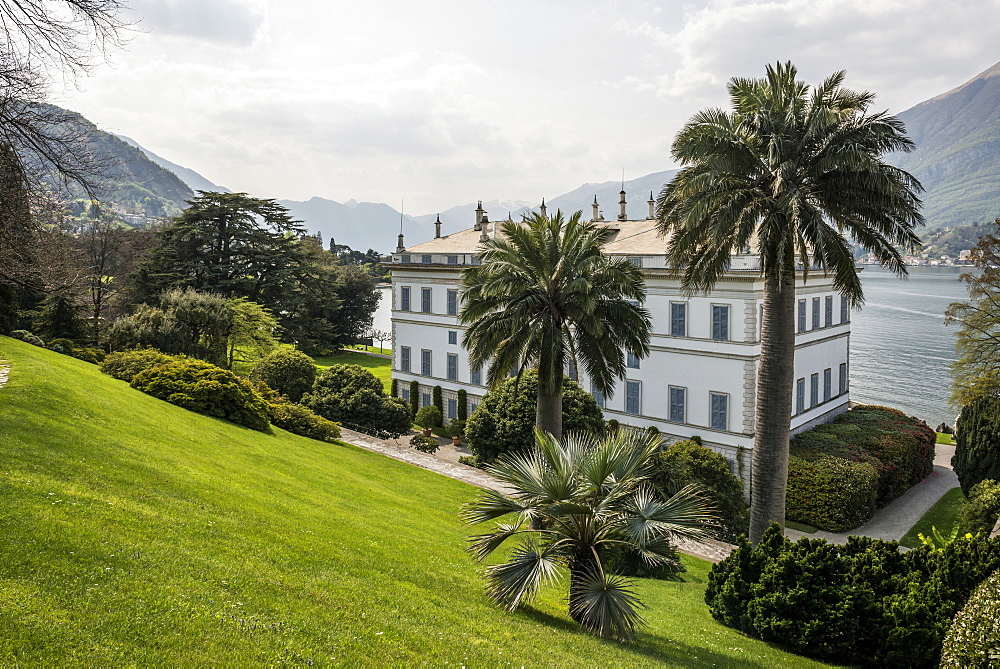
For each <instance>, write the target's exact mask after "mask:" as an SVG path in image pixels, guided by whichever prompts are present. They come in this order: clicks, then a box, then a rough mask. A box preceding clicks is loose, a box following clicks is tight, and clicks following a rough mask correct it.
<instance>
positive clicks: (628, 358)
mask: <svg viewBox="0 0 1000 669" xmlns="http://www.w3.org/2000/svg"><path fill="white" fill-rule="evenodd" d="M625 366H626V367H628V368H629V369H639V356H637V355H636V354H634V353H631V352H628V351H626V352H625Z"/></svg>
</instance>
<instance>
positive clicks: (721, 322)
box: [712, 304, 729, 341]
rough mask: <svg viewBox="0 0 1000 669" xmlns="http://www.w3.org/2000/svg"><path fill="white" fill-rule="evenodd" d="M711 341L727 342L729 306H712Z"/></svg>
mask: <svg viewBox="0 0 1000 669" xmlns="http://www.w3.org/2000/svg"><path fill="white" fill-rule="evenodd" d="M712 339H715V340H718V341H729V305H728V304H713V305H712Z"/></svg>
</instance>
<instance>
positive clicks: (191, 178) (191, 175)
mask: <svg viewBox="0 0 1000 669" xmlns="http://www.w3.org/2000/svg"><path fill="white" fill-rule="evenodd" d="M116 137H118V139H120V140H122V141H123V142H125V143H126V144H128V145H129V146H133V147H135V148H137V149H139V150H140V151H142V152H143V153H144V154H146V157H147V158H149V159H150V160H152V161H153V162H154V163H156V164H157V165H159V166H160V167H162V168H163V169H165V170H169V171H170V172H173V173H174V174H175V175H176V176H177V177H178V178H179V179H180V180H181V181H183V182H184V183H185V184H186V185H187V186H188V187H189V188H190V189H191V190H192V191H196V190H204V191H215V192H218V193H231V192H232V191H231V190H229V189H228V188H226V187H225V186H219V185H218V184H214V183H212V182H211V181H209V180H208V179H206V178H205V177H203V176H202V175H201V174H198V173H197V172H195V171H194V170H192V169H191V168H190V167H184V166H183V165H178V164H177V163H174V162H171V161H169V160H167V159H166V158H163V157H161V156H158V155H156V154H155V153H153V152H152V151H150V150H149V149H147V148H146V147H144V146H142V145H140V144H139V142H137V141H135V140H134V139H132V138H131V137H126V136H125V135H116Z"/></svg>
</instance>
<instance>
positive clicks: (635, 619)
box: [462, 429, 715, 640]
mask: <svg viewBox="0 0 1000 669" xmlns="http://www.w3.org/2000/svg"><path fill="white" fill-rule="evenodd" d="M535 442H536V444H535V448H534V449H532V450H531V451H530V452H527V453H520V454H508V455H506V456H503V457H501V458H500V459H499V460H498V461H497V462H496V463H494V464H493V465H490V466H489V467H488V469H487V471H489V473H490V474H492V475H493V476H494V477H495V478H496V479H497V480H499V481H500V482H501V483H503V484H504V486H505V487H506V488H507V489H509V491H510V492H509V493H506V494H505V493H501V492H497V491H495V490H484V491H483V492H482V493H480V495H479V497H478V498H477V499H476V500H475V501H473V502H470V503H469V504H467V505H466V506H465V507H464V508H463V510H462V518H463V519H464V520H465V521H466V522H468V523H470V524H477V523H484V522H492V521H495V520H497V519H500V518H505V517H511V518H507V519H506V522H500V523H498V524H496V526H495V528H494V529H493V530H492V531H490V532H488V533H486V534H482V535H479V536H473V537H470V538H469V542H470V543H469V550H470V552H471V553H472V554H473V555H474V556H475V557H476V558H477V559H478V560H480V561H482V560H484V559H486V558H487V557H489V556H490V555H491V554H492V553H493V551H495V550H496V549H497V548H499V547H500V546H501V545H502V544H504V542H506V541H507V540H508V539H511V538H516V539H518V540H519V544H518V545H517V547H516V548H514V549H513V550H512V551H511V552H510V556H509V557H508V558H507V560H506V562H503V563H501V564H497V565H493V566H490V567H488V568H487V569H486V589H487V593H488V594H489V596H490V598H491V599H493V600H494V601H495V602H497V603H498V604H500V605H501V606H503V607H505V608H507V609H508V610H511V611H513V610H514V609H516V608H517V607H518V605H520V604H521V603H522V602H526V601H529V600H530V599H532V598H533V597H534V596H535V594H536V593H537V592H538V590H539V588H540V587H541V586H542V585H543V584H545V583H547V582H553V581H555V580H557V579H558V578H559V577H560V576H561V575H562V574H563V572H564V571H566V570H568V571H569V576H570V584H569V613H570V616H571V617H572V618H573V620H575V621H577V622H578V623H579V624H580V625H581V626H582V627H583V628H584V629H586V630H589V631H591V632H594V633H596V634H598V635H599V636H602V637H611V638H615V639H619V640H628V639H632V638H634V636H635V631H636V628H637V626H638V625H640V624H641V623H642V617H641V616H640V614H639V608H640V607H641V606H642V603H641V602H640V601H639V598H638V597H637V596H636V593H635V591H634V590H633V589H632V587H631V586H632V584H631V582H630V580H629V579H627V578H624V577H622V576H619V575H616V574H613V573H610V572H609V571H608V569H607V562H608V558H609V557H610V556H612V555H615V554H620V553H621V552H622V551H625V550H631V551H636V552H637V553H638V554H639V556H640V557H641V558H642V560H643V561H645V562H646V563H647V564H648V565H650V566H659V565H662V564H667V563H668V562H669V561H670V560H671V557H672V548H671V544H670V540H671V539H672V538H674V537H683V538H688V539H693V540H701V539H704V538H706V537H707V536H708V533H709V531H710V528H711V527H712V526H713V525H714V522H715V519H714V517H713V516H712V515H711V511H710V509H709V508H708V506H707V504H706V502H705V501H704V499H703V498H702V497H701V495H700V494H699V493H698V491H697V490H696V489H695V488H694V487H692V486H689V487H687V488H685V489H683V490H681V491H680V492H678V493H677V494H676V495H674V496H673V497H670V498H669V499H667V500H665V501H664V500H663V499H662V498H660V497H659V496H658V494H657V493H656V491H655V490H654V489H653V487H652V486H651V485H649V484H648V482H647V473H648V472H649V470H650V467H651V464H652V458H653V456H654V455H655V454H656V453H657V451H658V449H659V445H660V438H659V436H653V435H651V434H649V433H640V432H637V431H633V430H625V429H622V430H619V431H617V433H615V434H612V435H611V436H609V437H607V438H606V439H604V440H598V439H596V438H595V437H593V436H591V435H584V434H579V433H572V434H570V435H569V436H568V437H567V438H566V439H565V440H564V441H563V442H562V443H560V442H559V441H556V439H555V438H553V437H552V435H551V434H549V433H546V432H542V431H541V430H539V429H536V430H535Z"/></svg>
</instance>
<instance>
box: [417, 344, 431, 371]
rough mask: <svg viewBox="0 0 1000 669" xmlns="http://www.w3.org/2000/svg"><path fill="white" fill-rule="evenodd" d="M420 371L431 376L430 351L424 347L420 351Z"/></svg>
mask: <svg viewBox="0 0 1000 669" xmlns="http://www.w3.org/2000/svg"><path fill="white" fill-rule="evenodd" d="M420 373H421V374H423V375H424V376H431V352H430V351H428V350H427V349H426V348H425V349H421V351H420Z"/></svg>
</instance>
